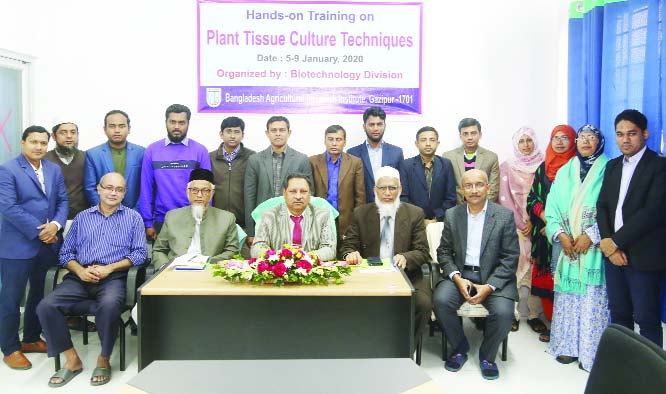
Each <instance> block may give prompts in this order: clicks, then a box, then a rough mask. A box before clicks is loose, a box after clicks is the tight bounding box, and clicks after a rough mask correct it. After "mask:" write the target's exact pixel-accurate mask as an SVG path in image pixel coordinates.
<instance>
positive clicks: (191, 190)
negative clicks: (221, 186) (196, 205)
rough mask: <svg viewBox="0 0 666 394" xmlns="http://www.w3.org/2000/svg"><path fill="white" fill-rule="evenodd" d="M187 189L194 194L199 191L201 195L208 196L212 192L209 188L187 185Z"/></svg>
mask: <svg viewBox="0 0 666 394" xmlns="http://www.w3.org/2000/svg"><path fill="white" fill-rule="evenodd" d="M187 190H188V191H189V192H190V193H192V194H194V195H197V194H200V193H201V195H202V196H209V195H210V192H212V190H211V189H197V188H196V187H188V188H187Z"/></svg>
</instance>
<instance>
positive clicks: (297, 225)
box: [290, 215, 303, 245]
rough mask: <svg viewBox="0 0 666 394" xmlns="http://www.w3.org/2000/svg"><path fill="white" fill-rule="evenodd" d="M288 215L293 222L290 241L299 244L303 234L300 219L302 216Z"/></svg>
mask: <svg viewBox="0 0 666 394" xmlns="http://www.w3.org/2000/svg"><path fill="white" fill-rule="evenodd" d="M290 217H291V221H292V222H294V234H293V235H292V237H291V243H292V244H294V245H301V238H302V236H303V230H302V229H301V220H303V216H294V215H290Z"/></svg>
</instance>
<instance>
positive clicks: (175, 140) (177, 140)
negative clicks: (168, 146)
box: [167, 131, 187, 144]
mask: <svg viewBox="0 0 666 394" xmlns="http://www.w3.org/2000/svg"><path fill="white" fill-rule="evenodd" d="M167 137H168V138H169V141H171V142H173V143H174V144H178V143H180V142H181V141H182V140H184V139H185V137H187V131H186V132H184V133H183V134H181V135H180V136H175V135H171V134H170V133H167Z"/></svg>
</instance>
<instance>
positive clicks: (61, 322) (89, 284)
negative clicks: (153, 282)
mask: <svg viewBox="0 0 666 394" xmlns="http://www.w3.org/2000/svg"><path fill="white" fill-rule="evenodd" d="M97 192H98V193H99V197H100V202H99V204H98V205H96V206H93V207H91V208H88V209H86V210H84V211H82V212H81V213H79V214H78V215H77V216H76V218H74V222H73V223H72V227H71V228H70V230H69V233H67V237H66V238H65V243H64V244H63V247H62V249H61V250H60V265H62V266H64V267H65V268H67V269H68V270H69V271H70V273H68V274H67V275H66V276H65V278H64V279H63V281H62V283H61V284H59V285H58V287H57V288H56V289H55V290H54V291H53V293H51V294H49V295H48V296H47V297H46V298H44V300H42V302H41V303H40V304H39V305H38V306H37V315H38V316H39V321H40V323H41V324H42V328H43V330H44V336H45V337H46V340H47V343H48V344H49V346H48V355H49V357H54V356H57V355H58V354H60V353H64V354H65V357H66V358H67V361H66V362H65V365H64V366H63V368H62V369H60V370H59V371H58V372H56V374H55V375H53V377H51V379H50V380H49V386H51V387H59V386H62V385H64V384H66V383H67V382H69V380H71V378H73V377H74V376H76V375H77V374H78V373H79V372H80V371H81V370H82V369H83V365H82V363H81V359H80V358H79V356H78V354H77V352H76V350H75V349H74V346H73V345H72V340H71V337H70V334H69V330H68V328H67V324H66V323H65V317H64V315H63V312H67V311H69V310H71V308H72V307H73V306H74V305H76V304H78V303H80V302H82V301H86V300H91V299H92V300H94V301H96V306H95V307H92V308H91V311H93V312H94V313H95V322H96V323H97V331H98V333H99V337H100V341H101V344H102V351H101V353H100V355H99V357H98V358H97V367H96V368H95V370H94V371H93V373H92V377H91V378H90V382H91V384H92V385H93V386H98V385H101V384H105V383H107V382H108V381H109V379H110V378H111V366H110V364H109V357H110V356H111V351H112V350H113V345H114V343H115V341H116V336H117V334H118V328H119V326H118V325H119V324H120V314H121V312H122V305H123V303H124V301H125V284H126V277H127V270H129V268H130V267H132V266H133V265H139V264H141V263H143V261H144V260H145V258H146V236H145V233H144V227H143V220H142V219H141V215H139V213H137V212H136V211H135V210H133V209H130V208H128V207H125V206H123V205H121V202H122V200H123V198H124V197H125V179H124V178H123V176H122V175H120V174H118V173H116V172H111V173H108V174H106V175H104V176H103V177H102V178H101V180H100V182H99V185H97Z"/></svg>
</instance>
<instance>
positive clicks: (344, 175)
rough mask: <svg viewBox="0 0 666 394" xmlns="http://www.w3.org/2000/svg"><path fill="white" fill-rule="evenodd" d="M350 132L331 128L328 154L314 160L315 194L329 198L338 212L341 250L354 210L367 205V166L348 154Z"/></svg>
mask: <svg viewBox="0 0 666 394" xmlns="http://www.w3.org/2000/svg"><path fill="white" fill-rule="evenodd" d="M346 143H347V132H346V131H345V129H343V128H342V126H338V125H332V126H329V127H328V128H327V129H326V131H325V132H324V145H325V146H326V152H324V153H322V154H320V155H315V156H311V157H310V164H312V176H313V177H314V195H315V196H317V197H321V198H325V199H326V200H327V201H328V202H329V203H330V204H331V205H333V207H334V208H335V209H337V210H338V212H339V213H340V216H338V223H337V224H338V225H337V230H338V247H340V246H341V245H342V236H343V234H344V233H345V231H347V228H349V224H350V223H351V216H352V212H353V211H354V208H356V207H359V206H361V205H363V204H365V184H364V181H363V163H362V162H361V160H360V159H359V158H358V157H355V156H352V155H350V154H347V153H344V152H343V151H342V150H343V149H344V148H345V144H346Z"/></svg>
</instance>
